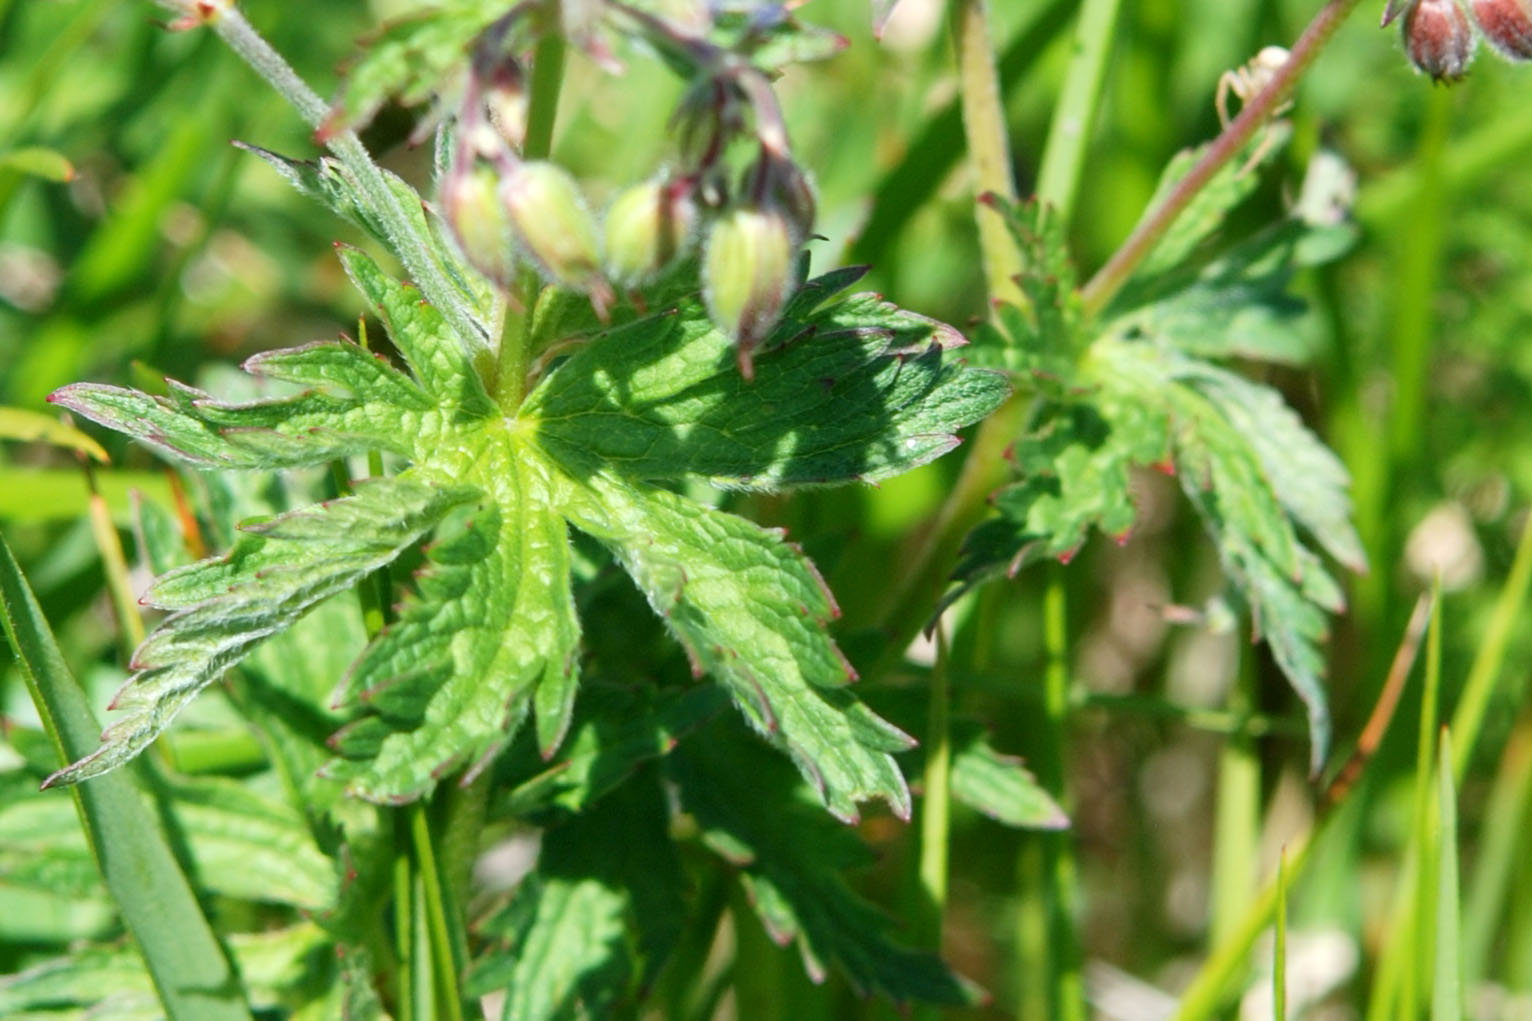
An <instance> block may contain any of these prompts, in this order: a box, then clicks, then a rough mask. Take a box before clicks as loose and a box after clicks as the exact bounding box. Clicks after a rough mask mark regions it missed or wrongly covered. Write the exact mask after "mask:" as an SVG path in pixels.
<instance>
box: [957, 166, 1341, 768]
mask: <svg viewBox="0 0 1532 1021" xmlns="http://www.w3.org/2000/svg"><path fill="white" fill-rule="evenodd" d="M1226 176H1229V175H1226ZM1249 188H1250V185H1249V183H1248V182H1246V181H1243V180H1242V179H1239V178H1238V176H1237V175H1235V176H1229V179H1228V180H1227V181H1225V182H1224V183H1223V185H1222V186H1220V187H1218V188H1213V189H1211V190H1209V191H1208V192H1207V193H1206V194H1205V195H1204V197H1203V199H1202V202H1201V205H1200V206H1199V207H1198V208H1197V209H1196V210H1194V214H1193V215H1190V218H1189V219H1188V220H1187V221H1186V222H1185V223H1183V224H1182V225H1181V226H1180V227H1179V228H1178V229H1179V231H1180V233H1179V234H1177V236H1175V237H1172V238H1169V239H1167V241H1166V242H1164V243H1163V245H1162V246H1161V248H1160V249H1159V250H1158V255H1157V256H1156V258H1155V259H1154V260H1152V261H1151V263H1150V264H1149V267H1148V269H1147V270H1145V271H1141V275H1140V276H1139V277H1138V278H1136V279H1135V281H1133V282H1131V283H1130V284H1129V286H1128V287H1127V288H1125V289H1124V291H1123V293H1122V294H1121V295H1120V296H1119V298H1118V300H1117V301H1116V303H1115V304H1114V306H1113V308H1112V309H1111V310H1109V312H1108V314H1107V316H1108V317H1107V321H1106V322H1105V323H1104V324H1103V325H1101V326H1099V327H1096V329H1095V332H1094V337H1093V339H1091V340H1090V341H1089V343H1088V344H1087V345H1086V346H1084V347H1083V349H1082V348H1081V347H1080V342H1081V338H1082V337H1086V336H1090V335H1091V333H1092V331H1091V330H1090V329H1089V328H1088V326H1087V324H1084V323H1082V322H1080V320H1079V318H1078V315H1077V314H1071V308H1072V306H1071V304H1070V303H1069V301H1068V300H1066V299H1063V298H1058V297H1053V298H1050V300H1049V302H1048V303H1046V304H1040V305H1039V306H1037V307H1035V308H1033V309H1032V310H1030V311H1029V312H1028V313H1023V312H1022V311H1020V310H1018V309H1009V310H1007V311H1005V312H1003V314H1002V315H1001V317H1000V321H1001V324H1002V326H1003V327H1005V329H1004V330H993V331H989V332H988V333H986V334H984V338H983V339H984V346H986V347H987V348H989V349H990V350H989V351H988V352H987V353H986V355H985V359H986V360H987V361H989V362H992V363H999V364H1005V365H1007V366H1009V367H1011V368H1013V369H1015V370H1017V371H1021V372H1024V373H1030V374H1032V379H1033V384H1034V386H1035V389H1036V390H1037V392H1038V395H1039V401H1038V405H1037V412H1036V414H1035V415H1034V416H1033V422H1032V424H1031V425H1029V427H1028V429H1027V431H1026V432H1024V433H1023V434H1022V435H1021V436H1020V437H1019V438H1018V439H1017V440H1016V443H1015V446H1014V448H1013V451H1014V460H1015V463H1016V466H1017V469H1018V476H1019V477H1018V480H1017V481H1016V482H1015V483H1013V484H1012V485H1010V486H1008V487H1006V488H1005V489H1003V490H1001V491H1000V492H999V493H997V494H996V496H995V500H994V502H995V505H996V509H997V511H998V513H997V514H996V515H995V516H994V517H992V518H991V519H989V520H988V521H986V522H984V523H982V524H981V525H980V526H979V527H978V528H976V529H975V530H974V531H973V532H972V533H971V534H970V535H969V537H968V540H967V543H966V545H965V549H964V556H963V558H962V560H961V562H960V564H959V567H958V571H957V575H956V576H957V580H958V582H959V585H958V586H957V588H956V589H955V591H954V593H953V597H955V596H956V594H958V593H960V592H961V591H963V590H964V589H965V588H966V587H968V586H970V585H972V584H975V583H977V582H978V581H980V580H982V579H983V578H985V577H990V576H993V575H995V574H999V573H1009V574H1014V573H1016V571H1018V570H1020V569H1021V568H1022V567H1023V566H1025V565H1026V564H1028V563H1031V562H1033V561H1035V560H1037V559H1040V558H1043V557H1057V558H1061V559H1065V560H1067V559H1068V558H1069V557H1070V556H1072V555H1073V553H1074V551H1075V550H1076V549H1077V548H1078V547H1079V546H1080V545H1081V543H1083V542H1084V541H1085V539H1086V537H1087V535H1088V534H1089V532H1090V531H1091V530H1092V529H1097V530H1100V531H1102V532H1105V533H1107V534H1108V535H1111V536H1114V537H1116V538H1118V539H1125V538H1126V537H1127V535H1128V534H1129V532H1130V531H1131V529H1132V526H1133V523H1134V520H1135V517H1136V509H1135V507H1134V504H1133V498H1132V473H1133V472H1134V471H1135V470H1138V469H1141V468H1145V467H1155V468H1158V469H1160V470H1163V471H1167V472H1170V473H1172V474H1174V475H1176V476H1177V477H1178V479H1179V480H1180V482H1181V486H1182V489H1183V490H1184V491H1185V493H1186V495H1187V497H1188V498H1189V500H1190V501H1191V503H1192V505H1193V506H1194V507H1195V508H1196V509H1197V511H1198V512H1199V514H1200V515H1201V517H1202V519H1203V522H1204V523H1205V524H1206V526H1207V529H1208V532H1209V535H1210V536H1211V538H1212V540H1213V542H1214V544H1215V546H1216V547H1217V549H1218V552H1219V556H1220V560H1221V562H1222V564H1223V567H1224V571H1225V574H1226V575H1227V577H1228V578H1229V580H1230V582H1231V584H1232V586H1233V588H1234V589H1235V590H1236V592H1237V594H1238V596H1239V598H1240V599H1241V600H1242V601H1243V603H1244V604H1245V605H1247V606H1248V608H1249V609H1250V612H1251V616H1252V620H1253V623H1254V626H1255V628H1256V631H1257V634H1258V635H1260V636H1261V637H1264V638H1265V639H1266V642H1267V644H1268V647H1269V648H1270V650H1271V652H1272V655H1273V658H1274V659H1275V660H1276V662H1277V664H1278V666H1279V667H1280V668H1281V669H1282V671H1283V673H1284V674H1285V675H1286V676H1287V678H1288V680H1289V681H1290V682H1291V684H1292V685H1293V688H1294V689H1295V690H1296V691H1297V693H1298V695H1299V696H1300V697H1301V698H1302V700H1303V701H1304V703H1305V705H1306V706H1307V709H1308V716H1309V724H1310V734H1311V748H1312V761H1313V764H1314V766H1315V768H1316V769H1317V768H1318V766H1319V765H1320V764H1321V763H1322V762H1323V758H1324V755H1325V751H1326V748H1327V745H1328V740H1329V714H1328V710H1327V708H1326V702H1325V693H1324V689H1323V684H1322V680H1321V679H1322V677H1323V673H1324V654H1323V651H1322V643H1323V642H1324V640H1325V638H1326V636H1327V633H1328V615H1329V614H1331V613H1335V612H1339V611H1340V609H1341V608H1342V606H1343V600H1342V598H1341V594H1340V589H1339V586H1338V585H1337V584H1336V582H1335V580H1334V579H1333V578H1332V577H1331V576H1330V575H1329V574H1328V573H1327V571H1326V570H1325V567H1324V565H1323V564H1322V562H1321V560H1320V556H1319V553H1318V552H1317V551H1316V549H1312V548H1310V545H1309V544H1313V545H1314V546H1316V547H1317V548H1318V550H1323V551H1324V552H1325V553H1328V554H1329V555H1330V556H1331V557H1334V558H1335V559H1336V560H1337V561H1339V562H1340V563H1341V564H1343V565H1345V566H1347V567H1350V568H1352V569H1354V570H1362V569H1364V568H1365V558H1364V557H1363V554H1362V548H1361V543H1360V540H1359V539H1358V537H1357V535H1356V531H1355V529H1354V527H1353V526H1352V524H1351V504H1350V499H1349V497H1348V496H1347V487H1348V486H1349V480H1348V478H1347V475H1346V472H1345V470H1344V468H1343V467H1342V465H1341V464H1340V462H1339V460H1338V459H1337V458H1336V457H1335V456H1334V455H1333V454H1331V453H1330V452H1329V451H1328V450H1327V449H1325V447H1324V445H1323V444H1322V443H1320V442H1319V440H1318V439H1317V438H1315V437H1314V436H1313V434H1312V433H1310V432H1309V431H1308V430H1307V429H1306V428H1305V427H1304V425H1303V423H1302V422H1301V421H1300V419H1299V418H1298V416H1297V415H1296V414H1295V413H1294V412H1292V411H1291V410H1290V409H1289V408H1288V407H1287V405H1286V404H1285V403H1284V402H1283V401H1282V398H1281V396H1280V395H1279V394H1277V393H1276V392H1275V391H1273V390H1271V389H1270V388H1268V387H1265V386H1262V385H1260V384H1257V383H1253V382H1251V381H1249V380H1247V379H1245V378H1243V377H1241V376H1239V375H1237V374H1235V373H1233V372H1231V371H1229V370H1227V369H1224V368H1220V367H1218V366H1217V365H1215V364H1213V363H1211V362H1209V361H1205V360H1203V357H1204V356H1210V355H1234V354H1246V355H1257V356H1262V357H1267V358H1282V357H1285V356H1290V355H1292V354H1293V353H1294V352H1295V351H1298V350H1301V348H1299V347H1298V346H1295V345H1294V344H1293V343H1292V341H1291V337H1290V334H1291V325H1290V324H1291V323H1292V321H1293V319H1294V316H1295V314H1296V309H1297V308H1298V307H1299V306H1297V305H1296V303H1295V302H1294V301H1293V299H1291V298H1290V297H1289V296H1288V295H1287V294H1286V292H1285V287H1286V284H1287V282H1288V280H1289V279H1290V277H1291V276H1292V273H1293V272H1294V269H1295V267H1297V266H1299V265H1302V264H1304V263H1305V261H1306V260H1307V261H1309V262H1312V261H1321V260H1322V259H1323V258H1324V257H1325V256H1326V254H1327V253H1328V254H1329V255H1333V254H1334V253H1335V252H1337V251H1338V250H1339V248H1340V247H1343V245H1344V241H1345V237H1344V236H1345V234H1346V232H1345V231H1344V230H1341V231H1339V232H1337V231H1336V230H1334V229H1331V228H1325V227H1320V226H1315V225H1311V224H1307V223H1303V222H1300V221H1298V220H1293V221H1290V222H1288V223H1284V224H1281V225H1279V226H1278V227H1276V228H1273V229H1272V230H1270V231H1267V232H1266V233H1265V234H1263V235H1261V236H1259V237H1257V238H1255V239H1253V240H1252V241H1249V242H1246V243H1244V244H1241V245H1238V246H1235V247H1234V248H1233V249H1232V250H1230V251H1228V252H1225V253H1223V254H1222V255H1217V254H1213V255H1208V254H1207V253H1205V252H1198V249H1199V248H1205V247H1206V244H1207V241H1208V238H1209V237H1210V235H1211V234H1212V232H1213V231H1214V230H1215V229H1216V227H1217V226H1218V224H1219V223H1221V222H1222V219H1223V216H1224V214H1225V213H1226V212H1227V209H1228V207H1229V206H1231V205H1232V204H1233V203H1235V202H1237V201H1238V200H1239V198H1241V197H1243V195H1245V194H1247V193H1248V191H1249ZM1005 212H1007V214H1008V217H1009V219H1010V222H1011V225H1012V232H1013V234H1014V236H1015V238H1016V241H1017V244H1018V246H1019V247H1020V248H1021V250H1022V251H1023V252H1024V253H1029V257H1028V259H1029V265H1030V266H1031V267H1032V268H1033V273H1034V275H1035V273H1036V270H1037V267H1039V266H1041V267H1044V268H1046V267H1047V266H1049V265H1050V264H1051V263H1052V262H1054V261H1056V259H1057V258H1058V257H1061V252H1062V248H1061V246H1062V240H1061V239H1057V238H1051V239H1050V237H1049V235H1048V234H1047V232H1046V230H1044V229H1042V228H1040V227H1039V225H1038V220H1037V217H1038V214H1037V212H1036V211H1035V210H1030V209H1026V210H1005ZM1204 256H1205V257H1204ZM1056 278H1058V274H1056V273H1053V272H1050V273H1048V274H1047V275H1046V276H1045V277H1044V278H1043V279H1041V280H1034V281H1033V282H1032V284H1031V287H1030V289H1029V293H1030V294H1032V295H1033V296H1034V300H1037V299H1038V298H1040V297H1048V296H1049V295H1052V294H1053V292H1052V291H1051V290H1050V289H1049V288H1050V287H1051V285H1052V281H1053V280H1055V279H1056ZM1063 279H1068V276H1067V275H1065V276H1064V277H1063ZM1025 283H1026V281H1024V284H1025ZM1050 309H1053V310H1058V311H1053V312H1050V311H1049V310H1050Z"/></svg>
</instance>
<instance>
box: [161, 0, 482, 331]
mask: <svg viewBox="0 0 1532 1021" xmlns="http://www.w3.org/2000/svg"><path fill="white" fill-rule="evenodd" d="M158 2H159V3H160V4H161V6H164V7H168V8H170V9H171V10H174V11H177V12H178V13H181V14H183V15H188V16H198V17H201V16H202V15H201V13H200V12H199V11H197V10H196V6H197V5H195V4H190V3H187V2H185V0H158ZM205 20H206V21H207V23H208V24H209V25H211V27H212V28H213V30H214V31H215V32H217V33H218V35H219V37H220V38H221V39H223V41H224V42H225V43H227V44H228V46H229V48H230V49H232V50H233V51H234V52H235V53H236V54H238V55H239V56H240V57H241V58H243V59H244V61H245V63H247V64H249V65H250V67H251V68H252V69H253V70H254V71H255V72H256V73H257V74H259V75H260V76H261V77H262V78H264V79H266V82H267V83H268V84H269V85H271V87H272V88H274V89H276V91H277V92H278V93H280V94H281V95H282V97H283V98H284V99H286V100H287V101H288V102H289V103H290V104H292V106H293V108H294V109H295V110H297V111H298V114H299V116H301V117H302V118H303V119H304V121H305V122H306V123H307V124H308V125H309V126H310V127H312V128H314V129H315V130H316V131H321V132H322V131H323V129H324V127H325V122H326V121H327V120H328V119H329V116H330V107H329V105H328V104H327V103H326V102H325V101H324V100H323V99H321V98H320V97H319V95H318V93H316V92H314V90H313V89H311V88H309V87H308V84H307V83H306V82H304V81H303V79H302V78H299V77H298V74H297V72H295V71H294V70H293V69H292V67H291V65H289V64H288V63H287V61H286V60H284V59H283V58H282V55H281V54H279V53H278V52H277V51H276V50H274V49H272V48H271V44H270V43H268V42H267V41H266V40H265V39H264V38H263V37H262V36H261V34H260V33H259V32H257V31H256V30H255V29H254V28H253V27H251V25H250V23H249V22H248V21H246V20H245V17H244V15H243V14H241V13H240V12H239V10H238V9H237V8H236V7H234V5H233V4H232V3H229V2H227V0H225V2H224V3H222V4H221V5H220V6H219V7H218V8H217V10H216V11H215V12H214V13H213V14H211V15H210V16H207V17H206V18H205ZM324 142H325V145H326V146H327V147H328V148H329V150H330V152H332V153H334V154H335V157H336V158H337V159H339V160H340V162H341V164H342V165H343V166H344V167H345V168H346V170H347V172H348V173H349V174H350V175H351V177H352V180H353V181H354V182H355V184H356V186H357V188H358V190H360V191H361V193H362V195H363V197H364V198H365V199H366V201H367V203H368V205H369V206H370V207H371V209H372V213H373V215H375V216H376V217H377V218H378V222H379V223H380V224H381V225H382V227H383V229H384V231H385V232H386V233H387V235H388V238H389V241H390V242H391V247H392V248H393V250H394V254H395V255H397V256H398V257H399V261H400V262H402V263H403V264H404V268H405V271H406V272H408V273H409V275H410V278H411V279H412V280H413V281H414V282H415V284H416V285H417V286H419V288H420V292H421V294H422V295H424V296H425V299H426V301H428V302H430V303H431V304H432V305H433V306H435V308H436V309H437V310H438V311H440V312H441V314H442V315H443V316H444V317H445V318H446V320H447V322H448V323H450V324H451V325H452V328H453V330H454V331H455V332H456V333H457V334H458V337H459V338H460V339H461V340H462V342H463V344H464V345H466V346H467V347H468V348H469V349H470V350H473V349H478V350H482V349H484V347H485V346H486V344H487V342H488V338H487V337H486V336H485V333H484V330H483V328H482V327H481V326H480V325H479V323H478V322H477V321H476V319H475V315H474V312H473V310H472V309H471V308H470V307H469V305H468V304H467V303H466V302H465V301H464V299H463V298H462V297H461V296H460V294H459V293H458V291H457V288H456V287H454V286H453V284H452V283H451V281H449V280H448V279H447V275H446V273H445V272H443V270H442V268H441V266H440V265H438V263H437V261H436V258H435V256H434V255H432V253H431V244H430V242H429V240H428V239H427V238H426V237H424V236H423V235H422V234H421V233H420V231H419V230H418V229H417V227H416V224H415V221H414V220H413V219H412V218H411V216H410V215H409V214H408V213H407V212H406V211H405V208H404V206H403V205H402V204H401V203H400V199H399V196H398V195H397V194H395V192H394V189H393V188H392V187H391V186H390V184H389V182H388V178H387V177H385V176H384V173H383V171H382V170H381V169H380V168H379V167H378V165H377V164H376V163H374V162H373V160H372V156H371V155H370V154H369V153H368V152H367V147H366V146H364V145H363V144H362V140H361V139H360V138H358V137H357V135H356V133H355V132H354V131H349V130H347V131H334V132H328V133H325V137H324Z"/></svg>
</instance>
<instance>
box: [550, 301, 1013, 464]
mask: <svg viewBox="0 0 1532 1021" xmlns="http://www.w3.org/2000/svg"><path fill="white" fill-rule="evenodd" d="M855 275H859V271H852V273H847V272H845V271H842V272H841V273H838V274H835V275H833V276H830V277H821V278H820V279H819V280H818V281H811V282H810V283H809V284H808V285H806V286H805V287H804V289H803V291H802V292H800V294H799V295H798V296H797V300H795V301H794V302H792V303H791V304H790V306H789V307H788V309H787V310H786V311H785V313H784V315H783V319H782V322H781V323H780V324H779V325H778V327H777V328H776V330H775V332H774V333H773V335H772V337H771V339H769V340H768V342H767V343H766V345H765V346H764V347H763V349H762V351H761V352H760V353H758V354H757V356H756V373H755V378H754V380H753V382H746V381H745V380H744V379H743V378H742V377H741V376H740V374H739V372H738V371H737V370H736V369H735V352H734V345H733V342H732V341H731V340H730V339H729V338H728V337H727V336H725V335H724V334H723V333H721V332H719V330H718V329H717V328H716V327H715V326H714V325H713V323H712V321H711V319H710V318H709V317H708V314H707V310H706V308H705V307H704V306H703V305H702V304H701V303H700V302H699V301H696V300H694V299H693V300H688V301H684V302H682V303H681V305H680V306H679V307H678V308H676V309H674V310H673V311H671V312H668V313H664V314H661V315H658V316H651V317H649V318H646V319H643V320H640V321H638V322H634V323H630V324H627V325H624V326H621V327H618V328H616V329H614V330H611V331H609V332H608V333H606V334H603V335H601V336H598V337H597V338H596V339H595V340H593V341H592V342H591V343H590V344H589V345H587V346H586V347H584V348H583V349H581V350H580V351H578V352H577V353H576V354H574V355H573V356H572V357H571V358H569V359H568V361H566V362H565V363H564V364H562V365H561V366H559V367H558V368H557V369H555V370H554V371H553V372H552V373H551V374H550V375H549V376H548V377H547V378H546V379H545V380H544V381H543V383H542V385H540V386H539V387H538V388H537V390H536V391H535V392H534V393H533V394H532V395H531V396H530V397H529V399H528V401H527V403H526V405H525V406H524V408H523V412H522V414H523V416H524V417H526V418H528V419H530V420H533V421H535V422H536V424H537V430H538V439H539V442H541V443H542V444H543V445H544V446H545V447H547V449H548V450H549V451H550V452H551V453H553V454H554V455H555V456H558V457H560V458H562V459H566V460H569V461H572V462H574V463H577V464H578V463H581V462H589V461H591V460H592V459H595V460H598V461H599V462H601V463H604V464H607V465H609V466H611V468H612V469H613V470H615V471H618V472H620V473H622V474H624V475H626V476H629V477H630V478H634V479H641V480H646V481H658V480H665V479H679V478H684V477H687V476H698V477H701V478H704V479H706V480H708V481H709V482H712V483H714V484H717V485H721V486H726V487H730V488H749V489H773V488H779V487H782V486H790V485H805V484H823V483H841V482H849V481H855V480H867V481H876V480H879V479H883V478H887V477H889V476H892V475H896V474H899V473H901V472H904V471H908V470H909V469H911V468H914V467H917V466H919V465H921V464H925V463H926V462H928V461H930V460H933V459H934V458H936V457H939V456H941V455H942V454H944V453H946V452H947V451H948V450H951V449H952V448H953V447H954V446H956V444H957V442H958V440H957V437H956V435H955V433H956V431H957V430H958V429H960V428H962V427H964V426H967V425H971V424H972V423H974V422H976V421H978V420H979V419H981V418H983V417H984V416H985V415H987V414H989V413H990V412H991V411H993V410H994V409H995V408H997V407H998V406H999V405H1000V404H1001V403H1002V402H1003V401H1004V400H1005V398H1006V397H1007V396H1008V395H1009V387H1008V386H1007V385H1006V383H1005V380H1004V379H1003V378H1002V377H1000V376H999V375H997V374H995V373H991V372H987V371H983V370H977V369H969V368H965V367H963V366H962V365H961V364H959V363H955V362H953V360H952V359H951V358H950V356H949V352H950V351H951V350H952V349H953V348H956V347H958V346H960V345H961V344H962V343H963V341H962V338H961V337H960V336H958V335H957V334H956V333H955V331H953V330H951V328H950V327H946V326H943V325H942V324H940V323H937V322H934V321H933V320H929V319H926V318H924V317H921V316H917V315H914V314H913V313H909V312H905V311H903V310H901V309H898V308H896V307H894V306H892V305H889V304H887V303H885V302H883V301H881V300H880V299H878V298H877V297H876V296H874V295H870V294H859V295H854V296H851V297H849V298H845V299H842V300H840V301H836V302H833V303H831V304H828V305H825V304H823V303H824V302H825V300H826V299H827V298H828V297H829V296H830V294H831V293H833V291H830V290H829V288H830V287H835V288H837V289H838V288H840V287H844V286H846V285H847V284H849V283H850V282H851V281H852V280H854V279H855ZM816 284H819V285H820V286H816Z"/></svg>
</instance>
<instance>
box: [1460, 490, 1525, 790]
mask: <svg viewBox="0 0 1532 1021" xmlns="http://www.w3.org/2000/svg"><path fill="white" fill-rule="evenodd" d="M1529 584H1532V511H1529V512H1527V514H1526V519H1525V520H1524V521H1523V523H1522V526H1521V539H1520V541H1519V542H1518V543H1517V545H1516V559H1515V561H1513V562H1512V564H1511V573H1510V575H1509V576H1508V577H1507V578H1506V579H1505V586H1504V587H1503V588H1501V590H1500V598H1499V599H1498V600H1497V601H1496V602H1495V610H1494V613H1493V614H1492V615H1491V617H1490V621H1489V627H1487V628H1485V631H1484V638H1483V640H1482V641H1480V642H1479V651H1478V652H1477V653H1475V654H1474V659H1473V665H1472V666H1470V667H1469V668H1468V680H1466V681H1464V682H1463V694H1462V695H1461V696H1460V697H1459V698H1458V705H1457V709H1456V710H1455V711H1454V712H1453V714H1452V728H1451V729H1452V773H1453V775H1454V776H1467V775H1468V763H1469V760H1470V759H1472V757H1473V753H1474V749H1475V748H1477V747H1478V743H1479V731H1480V728H1481V727H1482V726H1483V724H1484V712H1485V710H1486V709H1488V708H1489V697H1490V695H1491V694H1493V692H1494V690H1495V681H1496V680H1497V679H1498V678H1499V677H1500V669H1501V667H1502V666H1504V665H1505V650H1506V645H1507V644H1508V643H1509V642H1510V640H1511V634H1512V632H1513V631H1514V630H1515V628H1516V626H1517V624H1518V623H1520V622H1521V619H1522V618H1521V614H1522V607H1523V606H1524V605H1525V603H1526V601H1527V588H1528V586H1529Z"/></svg>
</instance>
